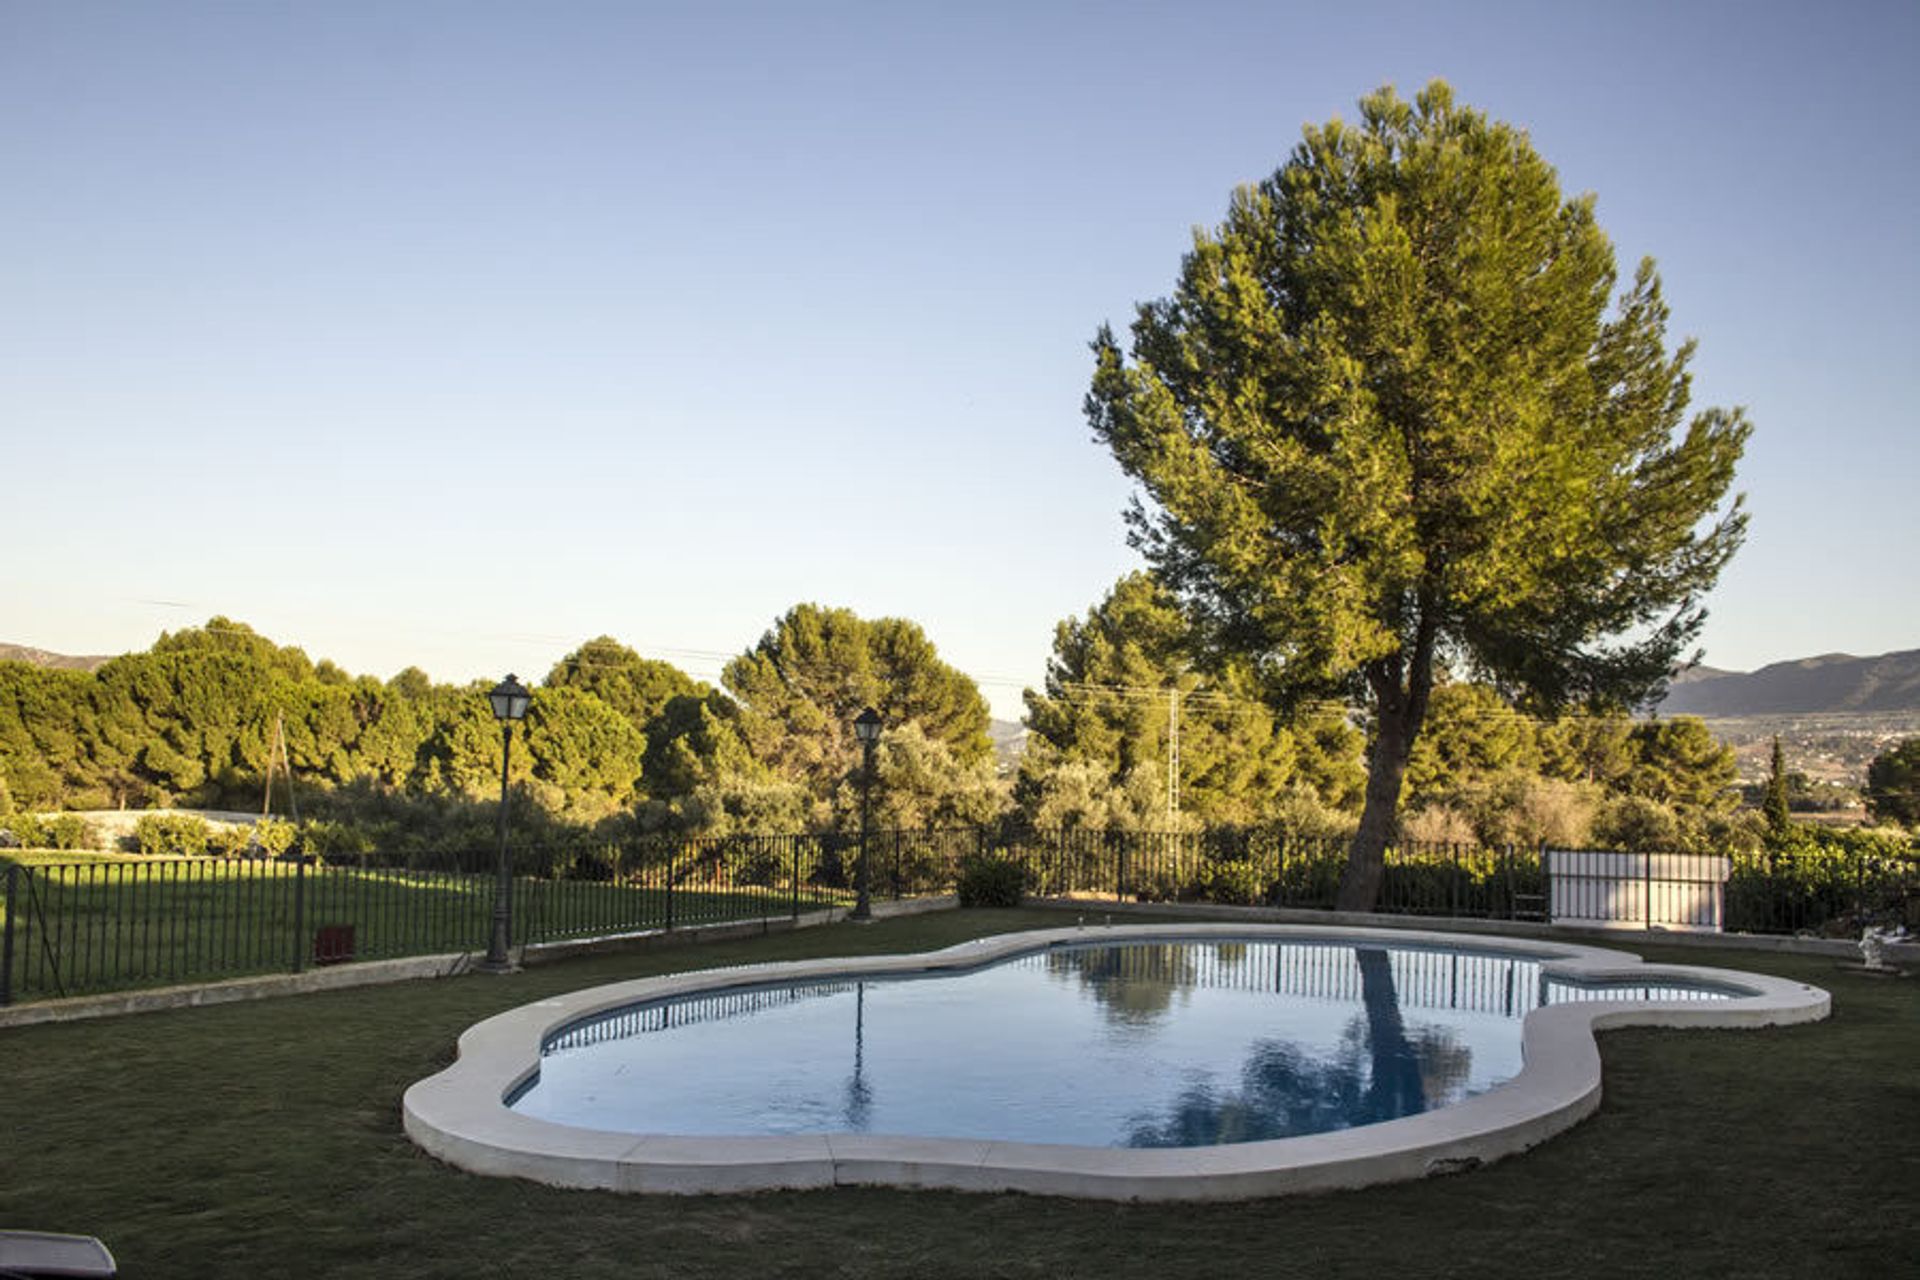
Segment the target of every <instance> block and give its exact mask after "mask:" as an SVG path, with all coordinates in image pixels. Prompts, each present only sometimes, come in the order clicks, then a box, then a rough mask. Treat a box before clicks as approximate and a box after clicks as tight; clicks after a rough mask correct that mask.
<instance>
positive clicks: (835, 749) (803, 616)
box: [720, 604, 993, 823]
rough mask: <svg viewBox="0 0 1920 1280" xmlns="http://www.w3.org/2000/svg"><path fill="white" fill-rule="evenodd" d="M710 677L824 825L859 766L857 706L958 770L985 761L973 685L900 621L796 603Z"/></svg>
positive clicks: (759, 748)
mask: <svg viewBox="0 0 1920 1280" xmlns="http://www.w3.org/2000/svg"><path fill="white" fill-rule="evenodd" d="M720 680H721V683H722V684H724V685H725V686H726V688H727V691H728V692H729V693H731V694H732V695H733V697H734V700H735V701H736V702H737V703H738V704H739V714H738V716H737V717H736V718H735V721H734V727H735V729H736V730H737V732H738V733H739V734H740V736H741V738H742V739H743V740H744V741H745V743H746V745H747V747H748V749H749V750H750V751H751V752H752V754H753V757H754V758H755V759H756V760H758V761H760V762H761V763H762V764H765V765H767V766H769V767H771V768H772V769H773V770H774V772H775V773H776V774H777V775H778V776H779V777H780V778H782V779H784V780H785V781H788V782H792V783H797V784H799V785H800V786H802V787H803V788H804V789H805V791H806V794H807V795H808V796H809V797H810V798H811V800H812V802H813V805H814V809H815V813H814V821H815V822H816V823H827V822H830V821H832V820H834V817H835V813H834V811H835V796H836V794H837V792H838V790H839V786H840V783H841V782H842V781H843V780H844V779H845V778H846V776H847V775H848V773H850V772H851V771H852V770H853V768H854V767H855V766H856V765H857V764H858V762H859V759H860V750H859V747H858V745H857V744H856V743H855V741H854V737H853V718H854V717H855V716H856V715H858V714H859V713H860V711H861V709H862V708H863V707H867V706H871V707H874V708H875V709H877V710H878V711H879V712H880V715H881V718H882V720H883V721H884V722H885V724H886V726H887V732H888V733H892V732H894V731H896V730H898V729H900V728H903V727H904V726H906V725H907V724H909V723H912V724H917V725H918V726H919V727H920V730H921V732H922V733H924V734H925V736H926V738H927V739H928V741H930V742H936V743H939V744H941V745H942V746H944V747H945V748H946V749H947V750H948V751H949V752H950V753H951V755H952V758H953V760H954V761H955V762H956V764H958V765H959V766H961V767H962V768H966V767H970V766H973V765H976V764H979V763H980V762H982V761H986V760H990V759H991V758H992V755H993V744H992V743H991V742H990V741H989V740H988V738H987V724H988V715H987V703H986V699H985V698H982V697H981V696H980V690H979V688H978V686H976V685H975V684H974V683H973V681H972V680H971V679H969V678H968V677H967V675H966V674H965V673H964V672H961V671H957V670H955V669H954V668H953V667H950V666H948V665H947V664H946V663H945V662H943V661H941V660H940V655H939V653H938V651H936V650H935V648H934V646H933V642H932V641H931V640H929V639H927V636H926V633H925V632H923V631H922V630H921V629H920V628H919V627H918V626H917V625H915V624H914V623H911V622H907V621H905V620H904V619H900V618H878V619H874V620H872V621H869V620H867V619H864V618H861V617H859V616H858V615H856V614H855V613H854V612H853V611H852V610H850V609H827V608H823V607H821V606H820V605H817V604H802V605H796V606H794V607H793V608H792V609H789V610H788V611H787V612H786V614H785V615H784V616H782V617H781V618H780V619H778V620H777V621H776V622H775V623H774V625H773V628H772V629H771V630H769V631H768V632H767V633H766V634H765V635H763V636H762V637H761V638H760V642H759V643H758V644H757V645H755V646H754V647H753V648H752V649H750V650H748V651H747V652H746V653H744V654H742V655H740V656H739V657H738V658H735V659H734V660H733V661H731V662H729V663H728V664H727V666H726V669H725V670H724V671H723V672H722V673H721V677H720ZM841 816H845V815H844V813H843V814H842V815H841Z"/></svg>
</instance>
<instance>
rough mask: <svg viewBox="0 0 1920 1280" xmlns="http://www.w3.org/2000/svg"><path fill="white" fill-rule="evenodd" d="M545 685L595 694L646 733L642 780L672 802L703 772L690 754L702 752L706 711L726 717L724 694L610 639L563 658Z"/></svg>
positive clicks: (598, 640)
mask: <svg viewBox="0 0 1920 1280" xmlns="http://www.w3.org/2000/svg"><path fill="white" fill-rule="evenodd" d="M546 684H547V687H548V688H575V689H581V690H584V691H585V692H587V693H591V694H593V695H594V696H595V697H597V698H599V699H600V700H601V701H602V702H604V703H606V704H607V705H608V706H609V707H611V708H613V709H614V710H615V711H617V712H619V713H620V714H621V715H623V716H625V717H626V718H627V720H628V722H629V723H631V724H632V725H633V727H634V728H635V729H636V730H638V731H639V732H641V733H643V734H645V735H646V740H647V745H646V757H645V769H644V772H643V776H644V777H645V779H646V791H647V794H648V796H649V798H650V799H652V800H655V801H659V802H662V803H669V804H670V803H671V802H672V801H674V800H675V799H678V798H682V797H684V796H686V795H687V794H688V792H690V791H691V790H692V788H693V787H694V786H695V785H697V783H698V781H699V777H698V772H699V771H698V770H690V769H689V768H688V767H687V763H688V754H687V753H688V751H689V750H691V751H694V752H698V751H700V750H701V749H702V746H703V744H704V742H705V740H704V739H703V738H702V736H701V732H702V726H703V723H704V721H703V719H702V710H703V708H706V709H709V710H711V711H712V712H713V713H714V714H716V715H724V714H725V708H724V707H722V705H721V704H722V703H724V702H725V698H724V696H723V695H721V694H719V693H718V692H716V691H715V690H714V689H712V688H710V687H709V686H707V685H705V684H702V683H701V682H700V681H698V680H695V679H694V678H693V677H692V676H690V675H688V674H687V673H686V672H684V671H682V670H680V668H678V667H676V666H674V665H673V664H672V663H670V662H661V661H659V660H658V659H654V658H643V657H641V656H640V655H639V654H638V653H636V652H634V651H633V650H632V649H630V648H628V647H627V646H626V645H623V644H621V643H620V642H619V641H617V640H615V639H614V638H613V637H611V636H597V637H595V638H594V639H592V640H589V641H587V642H586V643H585V644H583V645H581V646H580V647H579V648H578V649H576V650H574V651H573V652H572V653H570V654H568V655H567V656H566V657H564V658H562V659H560V661H559V662H556V663H555V664H554V666H553V670H552V671H550V672H548V673H547V679H546Z"/></svg>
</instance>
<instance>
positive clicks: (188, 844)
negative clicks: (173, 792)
mask: <svg viewBox="0 0 1920 1280" xmlns="http://www.w3.org/2000/svg"><path fill="white" fill-rule="evenodd" d="M211 835H212V831H211V830H210V829H209V828H208V826H207V824H206V822H205V821H204V820H203V819H200V818H196V817H194V816H193V815H192V814H190V813H150V814H148V815H146V816H145V817H144V818H141V819H140V821H138V822H136V823H135V824H134V826H133V838H134V841H135V843H137V844H138V845H139V846H140V852H141V853H144V854H147V855H148V856H153V855H155V854H203V853H205V852H206V851H207V842H208V839H209V838H210V837H211Z"/></svg>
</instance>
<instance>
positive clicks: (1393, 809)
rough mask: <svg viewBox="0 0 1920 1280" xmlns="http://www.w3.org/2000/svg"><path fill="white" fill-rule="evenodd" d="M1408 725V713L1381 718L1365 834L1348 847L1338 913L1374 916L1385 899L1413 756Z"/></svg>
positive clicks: (1363, 813)
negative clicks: (1392, 847) (1403, 787)
mask: <svg viewBox="0 0 1920 1280" xmlns="http://www.w3.org/2000/svg"><path fill="white" fill-rule="evenodd" d="M1405 721H1406V717H1405V715H1404V713H1401V714H1393V713H1389V712H1385V711H1383V712H1382V713H1381V715H1380V732H1379V737H1378V738H1376V739H1375V741H1374V744H1373V759H1372V760H1371V761H1370V762H1369V763H1368V766H1367V798H1366V805H1365V807H1364V808H1363V809H1361V811H1360V829H1359V830H1358V831H1356V832H1354V835H1353V840H1352V842H1351V843H1350V844H1348V846H1347V869H1346V871H1345V872H1343V873H1342V874H1341V876H1340V892H1339V894H1338V895H1337V896H1336V897H1335V898H1334V903H1333V905H1334V909H1335V910H1337V911H1371V910H1373V907H1374V904H1375V903H1376V902H1377V901H1378V900H1379V898H1380V882H1381V879H1382V878H1383V877H1384V875H1385V873H1386V858H1387V846H1388V845H1390V844H1392V843H1393V836H1394V827H1395V826H1396V825H1397V819H1398V814H1399V810H1400V783H1401V780H1402V779H1403V778H1404V777H1406V773H1407V759H1408V757H1409V756H1410V755H1411V754H1412V752H1413V744H1412V742H1411V740H1410V738H1411V735H1409V734H1408V733H1407V726H1406V723H1405Z"/></svg>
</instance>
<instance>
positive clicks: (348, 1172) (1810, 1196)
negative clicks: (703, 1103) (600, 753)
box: [0, 911, 1920, 1280]
mask: <svg viewBox="0 0 1920 1280" xmlns="http://www.w3.org/2000/svg"><path fill="white" fill-rule="evenodd" d="M1059 920H1060V916H1058V915H1057V914H1052V913H1047V912H1041V911H1023V912H1013V911H1004V912H986V911H972V912H942V913H937V914H934V915H928V916H918V917H911V918H907V919H900V920H894V921H888V922H884V923H881V924H876V925H873V926H870V927H866V928H859V927H855V926H848V925H838V926H833V927H829V928H820V929H811V930H804V931H800V932H797V933H790V934H775V935H772V936H769V937H765V938H756V939H752V940H749V941H742V942H737V943H715V944H707V945H702V946H698V947H681V948H670V949H659V950H654V951H650V952H640V953H634V954H630V955H625V956H617V957H599V958H594V959H591V960H578V961H571V962H568V963H565V964H557V965H552V966H545V967H541V968H537V969H533V970H530V971H528V972H525V973H522V974H518V975H515V976H512V977H507V978H489V977H484V976H472V977H466V978H459V979H452V980H446V981H438V982H423V983H413V984H408V985H403V986H395V987H385V988H369V989H362V990H356V991H344V992H336V993H329V994H324V995H317V996H305V997H293V998H286V999H278V1000H271V1001H263V1002H259V1003H255V1004H246V1005H228V1006H221V1007H216V1008H202V1009H188V1010H180V1011H176V1012H169V1013H161V1014H149V1015H143V1016H140V1017H133V1018H124V1019H114V1020H102V1021H97V1022H90V1023H77V1024H72V1025H67V1026H42V1027H30V1028H21V1029H16V1030H11V1031H0V1080H4V1081H5V1082H6V1091H5V1095H4V1103H3V1104H0V1105H4V1108H5V1110H4V1119H0V1144H3V1145H0V1226H7V1227H16V1228H27V1227H31V1228H36V1229H42V1230H55V1231H78V1232H85V1233H89V1234H96V1235H99V1236H101V1237H102V1238H103V1239H105V1240H107V1241H108V1243H109V1244H110V1245H111V1247H112V1248H113V1250H114V1252H115V1254H116V1256H117V1257H118V1259H119V1261H120V1264H121V1270H122V1273H123V1274H125V1275H128V1276H139V1277H143V1278H145V1280H164V1278H165V1277H206V1276H236V1277H238V1276H249V1277H251V1276H261V1275H287V1276H300V1277H305V1276H314V1277H323V1276H380V1277H400V1278H405V1277H429V1276H445V1277H454V1276H516V1277H517V1276H564V1277H602V1276H604V1277H609V1278H611V1277H622V1278H623V1280H624V1278H626V1277H667V1276H673V1277H707V1276H739V1277H772V1276H796V1277H797V1276H809V1277H812V1276H933V1277H938V1276H1008V1277H1052V1276H1100V1277H1108V1276H1115V1277H1133V1276H1139V1277H1168V1276H1291V1275H1299V1276H1314V1277H1344V1276H1353V1277H1362V1276H1364V1277H1369V1278H1375V1280H1377V1278H1378V1277H1381V1276H1456V1275H1457V1276H1512V1277H1524V1278H1525V1280H1541V1277H1547V1276H1553V1277H1558V1276H1568V1275H1574V1276H1609V1277H1614V1276H1648V1277H1653V1276H1658V1277H1663V1278H1666V1277H1693V1276H1720V1275H1729V1276H1730V1275H1740V1276H1743V1277H1808V1276H1812V1277H1821V1278H1822V1280H1826V1278H1829V1277H1843V1276H1875V1277H1884V1276H1890V1275H1898V1274H1903V1273H1904V1270H1905V1268H1906V1267H1907V1266H1909V1265H1910V1264H1911V1262H1912V1259H1913V1258H1914V1257H1916V1256H1920V1227H1917V1226H1916V1223H1915V1205H1916V1203H1917V1202H1920V1068H1917V1067H1916V1063H1920V980H1914V981H1905V982H1902V981H1888V980H1874V979H1868V978H1864V977H1858V976H1854V975H1851V974H1846V973H1843V972H1840V971H1839V970H1838V969H1837V968H1836V967H1835V965H1834V963H1833V962H1831V961H1827V960H1819V959H1802V958H1797V957H1779V956H1769V955H1763V954H1758V953H1753V954H1748V953H1725V954H1721V953H1715V954H1714V955H1713V958H1712V960H1711V963H1715V964H1721V965H1725V966H1726V967H1731V968H1749V969H1755V970H1761V971H1765V972H1770V973H1777V974H1781V975H1784V976H1787V977H1791V978H1796V979H1800V980H1804V981H1808V982H1814V983H1817V984H1819V985H1822V986H1825V987H1827V988H1828V989H1829V990H1831V991H1832V992H1833V993H1834V1017H1833V1018H1832V1020H1831V1021H1829V1022H1826V1023H1820V1024H1815V1025H1812V1026H1804V1027H1793V1028H1782V1029H1773V1030H1765V1031H1625V1032H1616V1033H1611V1034H1609V1035H1607V1036H1606V1037H1605V1038H1604V1041H1603V1043H1604V1046H1605V1055H1606V1087H1607V1099H1606V1102H1605V1105H1604V1106H1603V1108H1602V1109H1601V1111H1600V1113H1599V1114H1598V1115H1597V1116H1595V1117H1594V1118H1592V1119H1590V1120H1588V1121H1587V1122H1585V1123H1584V1124H1582V1125H1580V1126H1579V1127H1577V1128H1576V1129H1574V1130H1573V1131H1571V1132H1570V1133H1567V1134H1565V1135H1562V1136H1561V1137H1559V1138H1557V1139H1555V1140H1553V1141H1551V1142H1549V1143H1547V1144H1546V1145H1545V1146H1543V1147H1541V1148H1540V1149H1538V1150H1536V1151H1533V1152H1530V1153H1528V1154H1526V1155H1524V1156H1520V1157H1518V1158H1515V1159H1512V1160H1508V1161H1505V1162H1503V1163H1500V1164H1497V1165H1494V1166H1492V1167H1489V1168H1486V1169H1483V1170H1480V1171H1477V1172H1474V1173H1470V1174H1464V1175H1460V1176H1456V1177H1450V1178H1445V1179H1440V1180H1435V1181H1431V1182H1425V1183H1419V1184H1412V1185H1406V1186H1398V1187H1385V1188H1374V1189H1370V1190H1365V1191H1359V1192H1348V1193H1341V1194H1335V1195H1326V1196H1320V1197H1313V1198H1306V1199H1297V1200H1279V1201H1267V1202H1259V1203H1249V1204H1233V1205H1218V1206H1197V1207H1196V1206H1172V1207H1168V1206H1151V1205H1113V1204H1081V1203H1075V1202H1071V1201H1063V1200H1051V1199H1037V1198H1030V1197H1022V1196H1013V1195H997V1196H969V1195H955V1194H945V1193H914V1192H900V1191H881V1190H835V1191H825V1192H808V1193H790V1194H789V1193H782V1194H765V1195H755V1196H746V1197H728V1198H703V1199H694V1200H684V1199H655V1198H649V1197H631V1196H616V1195H611V1194H603V1193H596V1192H571V1191H557V1190H552V1189H548V1188H544V1187H539V1186H535V1185H533V1184H530V1183H523V1182H517V1181H511V1180H502V1179H490V1178H480V1177H475V1176H472V1175H468V1174H464V1173H459V1172H456V1171H454V1170H452V1169H450V1168H448V1167H446V1166H443V1165H441V1164H439V1163H438V1162H436V1161H434V1160H432V1159H431V1158H429V1157H427V1156H425V1155H423V1154H422V1153H420V1152H419V1151H418V1150H417V1149H416V1148H415V1147H414V1146H413V1145H412V1144H411V1143H410V1142H408V1141H407V1139H406V1137H405V1136H404V1134H403V1133H402V1132H401V1129H400V1117H399V1105H400V1095H401V1093H402V1092H403V1091H404V1090H405V1088H406V1087H407V1086H408V1085H409V1084H410V1083H412V1082H413V1081H414V1080H416V1079H418V1078H420V1077H421V1076H423V1075H426V1074H428V1073H429V1072H431V1071H433V1070H435V1069H437V1068H438V1067H439V1066H441V1065H443V1064H444V1063H445V1062H447V1061H448V1060H449V1059H450V1057H451V1055H452V1052H453V1044H454V1039H455V1037H456V1036H457V1035H458V1034H459V1032H460V1031H461V1030H462V1029H464V1028H465V1027H467V1026H468V1025H470V1024H471V1023H473V1022H474V1021H476V1020H477V1019H479V1018H482V1017H485V1016H487V1015H488V1014H491V1013H494V1012H497V1011H499V1010H501V1009H504V1008H507V1007H510V1006H512V1005H515V1004H519V1003H521V1002H523V1001H526V1000H530V999H534V998H537V997H540V996H544V995H547V994H551V993H554V992H558V991H563V990H567V989H570V988H574V987H578V986H584V985H589V984H592V983H598V982H605V981H612V980H615V979H620V978H627V977H635V976H641V975H645V974H652V973H659V972H665V971H669V970H675V969H685V968H694V967H701V966H706V965H717V964H736V963H744V962H752V961H758V960H772V959H786V958H795V957H801V956H815V955H823V954H860V953H876V952H890V951H909V950H920V949H928V948H933V947H940V946H945V945H948V944H950V943H953V942H956V941H960V940H962V939H965V938H968V937H973V936H978V935H980V934H984V933H995V932H1003V931H1006V930H1009V929H1017V928H1029V927H1041V926H1048V925H1053V924H1057V923H1058V922H1059ZM1622 945H1630V944H1628V943H1622ZM1646 952H1647V954H1648V955H1649V957H1650V958H1654V959H1660V960H1673V961H1678V962H1681V963H1700V962H1702V954H1701V953H1700V952H1697V951H1688V952H1679V951H1662V950H1661V949H1659V948H1654V947H1649V948H1647V949H1646Z"/></svg>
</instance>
